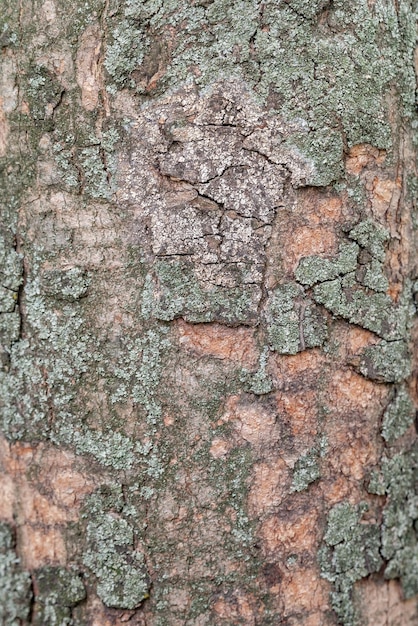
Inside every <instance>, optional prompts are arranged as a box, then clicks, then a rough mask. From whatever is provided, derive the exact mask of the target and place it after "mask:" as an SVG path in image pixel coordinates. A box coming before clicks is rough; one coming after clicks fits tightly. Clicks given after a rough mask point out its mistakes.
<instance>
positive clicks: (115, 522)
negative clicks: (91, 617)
mask: <svg viewBox="0 0 418 626" xmlns="http://www.w3.org/2000/svg"><path fill="white" fill-rule="evenodd" d="M125 512H126V511H125ZM123 513H124V504H123V496H122V493H121V491H120V488H116V489H113V490H112V489H110V490H107V492H103V493H102V494H93V495H92V496H91V497H90V498H89V500H88V502H87V504H86V512H85V513H84V517H86V518H87V519H88V523H87V529H86V544H87V546H86V550H85V552H84V554H83V563H84V565H85V566H86V567H88V568H89V569H90V570H91V571H92V572H93V574H94V575H95V577H96V578H97V594H98V596H99V597H100V598H101V600H102V601H103V602H104V604H106V606H109V607H114V608H122V609H135V608H137V607H138V606H140V604H141V602H143V601H144V600H145V599H146V598H148V596H149V588H150V582H149V578H148V574H147V568H146V566H145V562H144V554H143V553H142V552H140V551H139V550H138V549H136V547H135V546H136V538H135V535H134V528H133V526H132V525H131V524H130V523H129V522H128V521H127V520H126V519H125V518H124V517H123V516H122V515H123Z"/></svg>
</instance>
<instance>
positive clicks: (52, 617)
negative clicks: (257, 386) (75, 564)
mask: <svg viewBox="0 0 418 626" xmlns="http://www.w3.org/2000/svg"><path fill="white" fill-rule="evenodd" d="M34 576H35V580H36V586H37V594H36V608H35V619H34V622H33V623H34V624H35V625H36V626H72V624H73V620H72V619H71V608H72V607H74V606H75V605H76V604H78V603H79V602H81V601H82V600H84V598H85V597H86V591H85V589H84V585H83V583H82V581H81V578H80V576H79V575H78V574H77V573H76V572H74V571H71V570H68V569H65V568H64V567H52V566H49V567H42V568H40V569H38V570H36V572H35V574H34Z"/></svg>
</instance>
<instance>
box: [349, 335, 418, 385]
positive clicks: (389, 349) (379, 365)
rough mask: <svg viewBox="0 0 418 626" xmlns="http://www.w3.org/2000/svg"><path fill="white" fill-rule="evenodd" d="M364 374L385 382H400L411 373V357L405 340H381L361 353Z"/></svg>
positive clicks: (360, 366) (361, 370) (360, 368)
mask: <svg viewBox="0 0 418 626" xmlns="http://www.w3.org/2000/svg"><path fill="white" fill-rule="evenodd" d="M358 369H359V371H360V372H361V373H362V374H363V376H367V378H371V379H372V380H376V381H377V382H383V383H400V382H402V381H403V380H405V379H406V378H408V377H409V376H410V375H411V358H410V354H409V349H408V345H407V344H406V342H405V341H391V342H388V341H381V342H380V343H378V344H376V345H374V346H370V347H368V348H365V349H364V350H363V351H362V353H361V355H360V365H359V368H358Z"/></svg>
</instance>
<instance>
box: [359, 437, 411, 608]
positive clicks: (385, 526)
mask: <svg viewBox="0 0 418 626" xmlns="http://www.w3.org/2000/svg"><path fill="white" fill-rule="evenodd" d="M417 485H418V451H417V448H416V445H415V446H414V447H413V448H411V449H410V450H408V451H405V452H402V453H400V454H396V455H395V456H394V457H393V458H391V459H387V458H386V459H383V462H382V467H381V472H380V473H375V475H374V476H373V480H372V481H371V483H370V484H369V491H370V492H372V493H378V494H379V495H386V497H387V503H386V505H385V508H384V510H383V523H382V534H381V542H382V547H381V553H382V556H383V557H384V558H385V560H386V561H387V566H386V569H385V578H389V579H390V578H400V580H401V583H402V588H403V592H404V595H405V597H406V598H411V597H412V596H414V595H415V594H416V593H418V536H417V522H418V489H417Z"/></svg>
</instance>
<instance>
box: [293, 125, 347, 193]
mask: <svg viewBox="0 0 418 626" xmlns="http://www.w3.org/2000/svg"><path fill="white" fill-rule="evenodd" d="M283 146H286V147H287V146H289V147H291V146H295V147H296V148H297V150H298V151H300V153H301V154H302V155H303V156H304V157H305V158H307V159H308V161H309V160H310V161H311V162H312V164H313V166H314V170H313V173H312V175H311V176H310V177H309V178H308V180H306V181H305V182H306V184H309V185H314V186H317V187H321V186H322V187H326V186H327V185H329V184H331V183H332V182H333V181H334V180H338V179H339V178H341V175H342V173H343V162H342V161H343V160H342V155H343V148H344V146H343V141H342V137H341V133H340V132H338V131H334V130H331V129H330V128H327V129H323V130H322V129H321V130H317V131H311V132H305V133H300V134H298V133H296V134H295V135H293V136H292V137H291V139H289V140H288V141H287V142H284V144H283Z"/></svg>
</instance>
